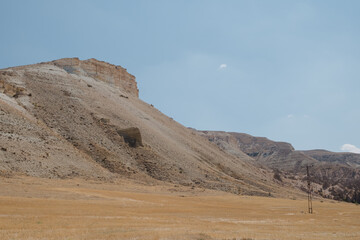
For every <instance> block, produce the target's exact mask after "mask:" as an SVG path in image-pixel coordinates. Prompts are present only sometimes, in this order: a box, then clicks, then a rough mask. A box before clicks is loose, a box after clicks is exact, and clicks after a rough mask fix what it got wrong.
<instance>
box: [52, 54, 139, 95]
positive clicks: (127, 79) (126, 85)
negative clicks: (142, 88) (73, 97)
mask: <svg viewBox="0 0 360 240" xmlns="http://www.w3.org/2000/svg"><path fill="white" fill-rule="evenodd" d="M52 63H54V64H55V65H56V66H59V67H61V68H63V69H64V70H65V71H66V72H68V73H70V74H77V75H81V76H88V77H91V78H94V79H97V80H101V81H104V82H107V83H110V84H113V85H115V86H117V87H119V88H121V89H123V90H125V91H126V92H128V93H129V94H131V95H133V96H136V97H138V96H139V90H138V88H137V84H136V81H135V77H134V76H133V75H131V74H130V73H128V72H127V71H126V69H125V68H123V67H121V66H116V65H113V64H110V63H107V62H103V61H99V60H96V59H94V58H91V59H88V60H83V61H81V60H79V58H63V59H59V60H55V61H53V62H52Z"/></svg>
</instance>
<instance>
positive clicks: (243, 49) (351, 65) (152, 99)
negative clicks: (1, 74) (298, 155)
mask: <svg viewBox="0 0 360 240" xmlns="http://www.w3.org/2000/svg"><path fill="white" fill-rule="evenodd" d="M0 9H1V14H0V30H1V33H0V68H5V67H10V66H15V65H24V64H31V63H37V62H43V61H50V60H54V59H58V58H63V57H79V58H80V59H88V58H97V59H99V60H103V61H107V62H110V63H113V64H116V65H121V66H123V67H125V68H127V69H128V71H129V72H130V73H132V74H134V75H135V76H136V77H137V81H138V86H139V89H140V98H141V99H142V100H144V101H146V102H148V103H151V104H153V105H154V106H155V107H157V108H158V109H159V110H161V111H162V112H163V113H165V114H167V115H169V116H170V117H173V118H174V119H175V120H177V121H178V122H180V123H182V124H184V125H185V126H187V127H193V128H196V129H201V130H224V131H235V132H245V133H249V134H252V135H255V136H265V137H268V138H270V139H272V140H276V141H286V142H290V143H292V144H293V146H294V147H295V148H296V149H316V148H325V149H328V150H332V151H341V150H342V148H343V150H346V151H359V152H360V150H359V149H358V148H359V147H360V127H359V123H360V108H359V103H360V94H359V93H360V14H359V12H360V1H357V0H354V1H350V0H347V1H340V0H338V1H331V0H323V1H316V0H313V1H301V0H294V1H291V0H286V1H275V0H272V1H267V0H263V1H256V0H249V1H240V0H236V1H225V0H222V1H209V0H206V1H196V0H188V1H180V0H179V1H175V0H174V1H170V0H164V1H156V0H147V1H136V0H135V1H134V0H132V1H130V0H129V1H76V0H71V1H64V0H62V1H60V0H59V1H49V0H44V1H35V0H32V1H19V0H8V1H6V0H0ZM344 144H347V145H345V146H344Z"/></svg>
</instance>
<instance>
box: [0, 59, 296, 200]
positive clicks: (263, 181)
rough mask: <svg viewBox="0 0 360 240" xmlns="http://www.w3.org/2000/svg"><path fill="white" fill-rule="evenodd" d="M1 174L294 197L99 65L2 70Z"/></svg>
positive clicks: (122, 72)
mask: <svg viewBox="0 0 360 240" xmlns="http://www.w3.org/2000/svg"><path fill="white" fill-rule="evenodd" d="M0 147H1V150H0V174H1V175H2V176H7V177H11V176H13V175H17V174H25V175H29V176H35V177H46V178H73V177H80V178H86V179H100V180H103V181H112V180H113V179H116V178H119V177H126V178H132V179H136V180H139V181H143V182H147V183H149V182H156V181H165V182H170V183H174V184H182V185H185V186H192V187H203V188H210V189H218V190H223V191H228V192H233V193H237V194H257V195H268V194H269V193H271V194H273V195H275V196H276V195H277V193H280V192H281V193H282V196H284V192H287V193H290V192H291V189H289V188H288V187H286V186H282V185H281V184H279V183H278V181H276V180H274V178H273V175H272V173H271V172H270V171H268V170H267V168H266V167H262V168H259V167H258V166H255V165H254V164H252V159H251V157H249V156H248V155H246V154H244V153H241V152H240V151H239V152H238V153H237V154H235V155H234V154H231V153H230V154H229V153H228V152H226V151H223V150H222V149H220V148H218V147H216V145H214V143H211V142H209V141H208V140H207V139H204V138H203V137H201V136H200V134H199V133H198V132H196V131H193V130H191V129H187V128H185V127H184V126H182V125H181V124H179V123H177V122H176V121H174V120H173V119H171V118H169V117H167V116H165V115H164V114H162V113H161V112H160V111H158V110H157V109H156V108H154V107H153V106H152V105H150V104H147V103H145V102H143V101H141V100H140V99H139V98H138V89H137V84H136V81H135V77H134V76H132V75H131V74H129V73H128V72H127V71H126V69H124V68H122V67H120V66H115V65H112V64H109V63H105V62H102V61H98V60H96V59H90V60H84V61H82V60H79V59H77V58H67V59H60V60H56V61H52V62H45V63H39V64H34V65H27V66H20V67H13V68H8V69H3V70H0Z"/></svg>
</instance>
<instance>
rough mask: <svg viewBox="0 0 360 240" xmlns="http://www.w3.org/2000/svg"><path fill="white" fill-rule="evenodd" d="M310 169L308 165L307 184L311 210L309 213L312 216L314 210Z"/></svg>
mask: <svg viewBox="0 0 360 240" xmlns="http://www.w3.org/2000/svg"><path fill="white" fill-rule="evenodd" d="M309 168H310V166H309V165H307V166H306V175H307V184H308V209H309V213H310V214H312V213H313V209H312V193H311V181H310V173H309Z"/></svg>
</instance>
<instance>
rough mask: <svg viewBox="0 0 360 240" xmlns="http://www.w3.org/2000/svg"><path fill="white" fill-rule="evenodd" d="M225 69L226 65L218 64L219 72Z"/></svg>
mask: <svg viewBox="0 0 360 240" xmlns="http://www.w3.org/2000/svg"><path fill="white" fill-rule="evenodd" d="M225 68H227V65H226V64H225V63H223V64H220V66H219V69H220V70H221V69H225Z"/></svg>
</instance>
